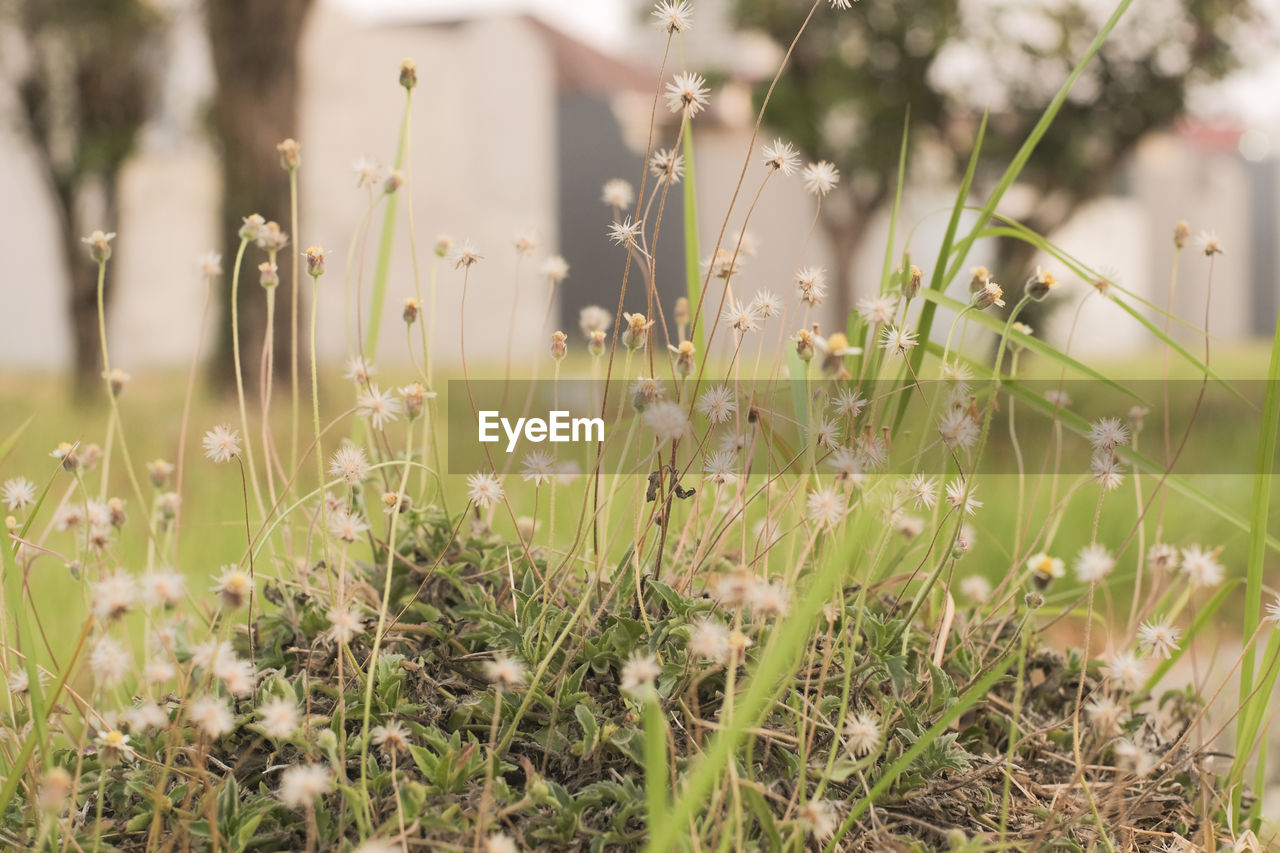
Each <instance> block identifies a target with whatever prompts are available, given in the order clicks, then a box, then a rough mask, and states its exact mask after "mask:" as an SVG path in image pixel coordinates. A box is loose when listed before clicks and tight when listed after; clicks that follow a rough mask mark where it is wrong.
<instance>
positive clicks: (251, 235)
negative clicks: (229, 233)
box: [240, 213, 267, 241]
mask: <svg viewBox="0 0 1280 853" xmlns="http://www.w3.org/2000/svg"><path fill="white" fill-rule="evenodd" d="M266 224H267V220H265V219H263V218H262V216H261V215H260V214H257V213H251V214H249V215H248V216H246V217H245V218H244V224H243V225H241V226H240V239H241V240H250V241H256V240H257V239H258V237H259V236H261V234H262V229H263V227H265V226H266Z"/></svg>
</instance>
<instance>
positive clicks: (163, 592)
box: [142, 569, 187, 607]
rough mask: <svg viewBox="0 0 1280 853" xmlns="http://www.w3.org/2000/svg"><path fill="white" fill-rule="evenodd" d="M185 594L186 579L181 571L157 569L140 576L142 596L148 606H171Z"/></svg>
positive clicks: (178, 601)
mask: <svg viewBox="0 0 1280 853" xmlns="http://www.w3.org/2000/svg"><path fill="white" fill-rule="evenodd" d="M186 594H187V579H186V577H184V576H183V575H182V573H181V572H175V571H173V570H171V569H158V570H155V571H150V572H147V573H146V574H145V575H143V576H142V598H143V601H145V602H146V604H147V606H148V607H163V606H165V605H169V606H173V605H176V604H178V603H180V602H181V601H182V599H183V597H184V596H185V595H186Z"/></svg>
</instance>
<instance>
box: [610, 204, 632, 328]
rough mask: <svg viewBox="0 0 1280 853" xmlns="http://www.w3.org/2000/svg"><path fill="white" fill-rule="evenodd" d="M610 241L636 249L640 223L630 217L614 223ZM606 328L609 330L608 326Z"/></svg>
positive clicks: (611, 228)
mask: <svg viewBox="0 0 1280 853" xmlns="http://www.w3.org/2000/svg"><path fill="white" fill-rule="evenodd" d="M609 239H610V240H612V241H613V243H614V245H616V246H626V247H627V248H628V249H634V248H636V247H637V246H639V245H640V223H639V222H632V221H631V217H630V216H628V217H627V218H626V219H624V220H622V221H621V222H617V221H614V223H613V224H612V225H610V226H609ZM605 328H608V326H606V327H605Z"/></svg>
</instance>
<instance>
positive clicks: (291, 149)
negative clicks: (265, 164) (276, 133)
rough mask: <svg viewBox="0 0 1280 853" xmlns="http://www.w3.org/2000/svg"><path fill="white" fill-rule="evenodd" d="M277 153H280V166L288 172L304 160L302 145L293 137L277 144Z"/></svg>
mask: <svg viewBox="0 0 1280 853" xmlns="http://www.w3.org/2000/svg"><path fill="white" fill-rule="evenodd" d="M276 153H278V154H279V155H280V168H282V169H284V170H285V171H286V172H292V171H293V170H294V169H296V168H298V164H299V163H301V162H302V156H301V153H302V146H301V145H299V144H298V143H297V141H296V140H294V139H292V138H290V139H286V140H285V141H284V142H281V143H280V144H279V145H277V146H276Z"/></svg>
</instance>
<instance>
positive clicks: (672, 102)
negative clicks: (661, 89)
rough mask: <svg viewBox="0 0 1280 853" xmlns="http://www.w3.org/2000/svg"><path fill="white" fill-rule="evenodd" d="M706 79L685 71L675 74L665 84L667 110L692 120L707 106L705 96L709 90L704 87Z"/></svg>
mask: <svg viewBox="0 0 1280 853" xmlns="http://www.w3.org/2000/svg"><path fill="white" fill-rule="evenodd" d="M706 83H707V81H706V79H704V78H703V76H702V75H701V74H693V73H691V72H688V71H685V72H681V73H680V74H677V75H676V76H675V78H674V80H673V81H672V82H670V83H668V84H667V108H668V109H670V110H671V112H673V113H678V112H682V111H683V113H684V115H686V116H688V117H689V118H693V117H694V116H696V115H697V114H698V113H699V112H701V111H702V109H703V108H704V107H706V105H707V96H708V95H709V94H710V93H711V90H710V89H708V88H707V87H706Z"/></svg>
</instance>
